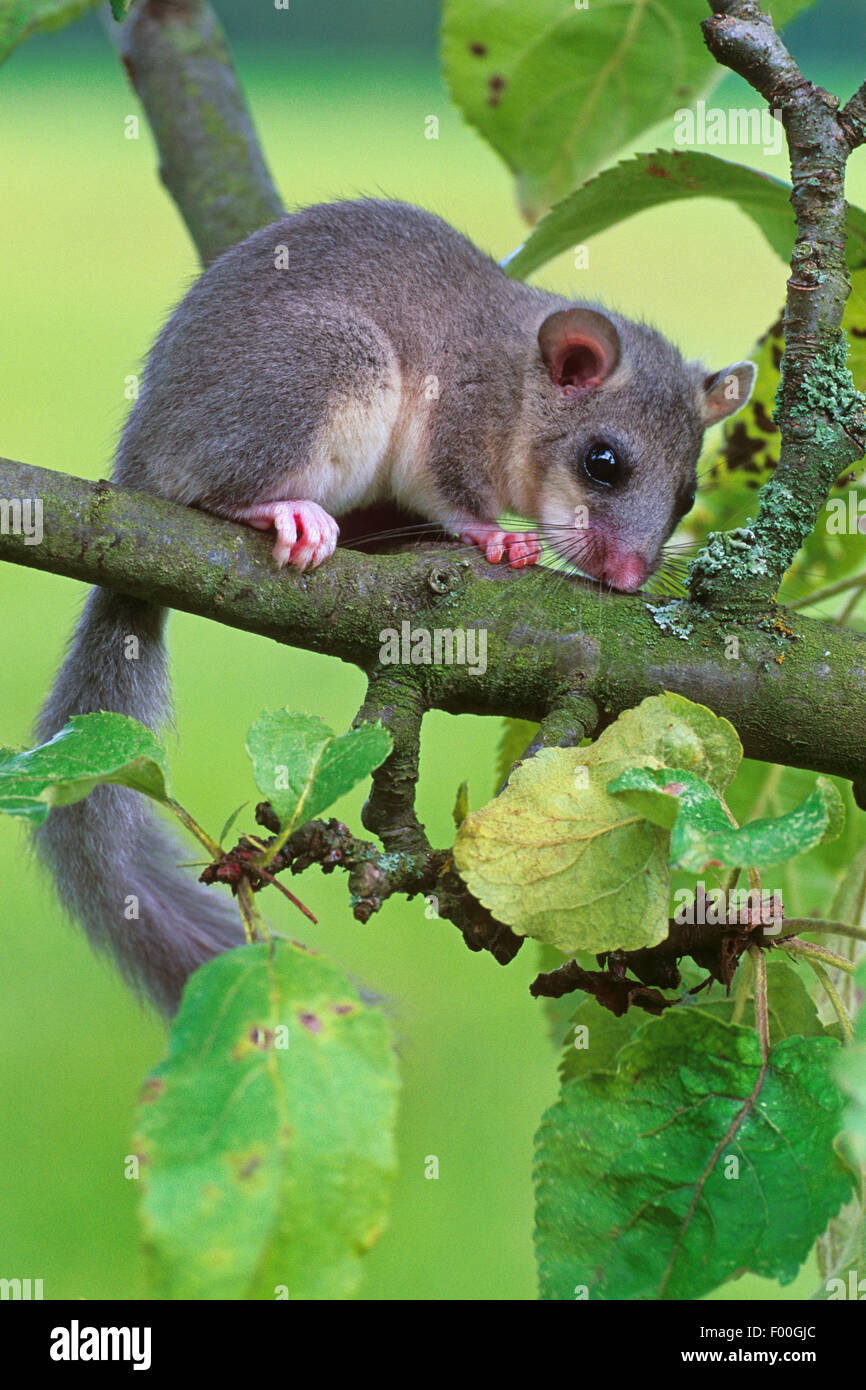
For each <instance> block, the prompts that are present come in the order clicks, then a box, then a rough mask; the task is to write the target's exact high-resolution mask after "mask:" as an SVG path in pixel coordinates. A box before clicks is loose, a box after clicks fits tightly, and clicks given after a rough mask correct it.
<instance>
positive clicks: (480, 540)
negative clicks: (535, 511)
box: [460, 524, 541, 569]
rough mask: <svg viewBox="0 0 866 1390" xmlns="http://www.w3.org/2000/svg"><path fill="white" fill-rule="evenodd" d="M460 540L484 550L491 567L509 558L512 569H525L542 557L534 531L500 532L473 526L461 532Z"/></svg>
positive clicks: (494, 529) (489, 527)
mask: <svg viewBox="0 0 866 1390" xmlns="http://www.w3.org/2000/svg"><path fill="white" fill-rule="evenodd" d="M460 539H461V540H462V541H467V542H470V543H471V544H472V545H477V546H478V547H479V548H480V549H481V550H483V551H484V554H485V555H486V557H487V559H488V560H489V562H490V564H491V565H498V564H499V562H500V561H501V560H502V559H503V558H504V557H506V556H507V558H508V563H509V564H510V566H511V568H512V569H524V568H525V567H526V566H527V565H534V564H535V562H536V561H537V560H538V559H539V557H540V555H541V545H540V542H539V540H538V537H537V535H536V534H535V532H534V531H500V530H499V529H498V527H496V526H486V525H483V524H479V525H474V524H473V525H472V526H467V527H465V528H464V530H462V531H461V532H460Z"/></svg>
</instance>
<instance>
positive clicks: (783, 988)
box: [695, 956, 825, 1046]
mask: <svg viewBox="0 0 866 1390" xmlns="http://www.w3.org/2000/svg"><path fill="white" fill-rule="evenodd" d="M739 969H740V970H743V969H751V965H750V964H749V965H744V964H741V965H740V966H739ZM695 973H696V974H697V973H698V972H697V971H696V972H695ZM738 983H739V974H737V975H735V976H734V980H733V983H732V985H731V993H730V994H729V995H724V994H716V995H711V996H710V997H706V996H704V995H701V996H699V1002H698V1003H697V1004H696V1005H695V1007H697V1008H699V1009H700V1010H701V1012H702V1013H706V1014H709V1015H710V1016H711V1017H712V1018H717V1019H720V1020H721V1021H722V1022H723V1023H730V1021H731V1016H732V1014H733V1012H734V1007H735V998H734V996H735V995H736V992H737V985H738ZM754 997H755V992H754V979H753V980H752V983H751V985H750V986H749V989H748V991H747V994H746V998H747V1001H748V1002H747V1005H746V1011H745V1013H744V1014H743V1022H744V1023H748V1022H749V1021H750V1020H751V1019H752V1018H754V1003H753V1001H754ZM767 1008H768V1011H769V1016H770V1042H771V1044H772V1045H773V1046H775V1045H776V1043H778V1042H781V1041H782V1039H783V1038H791V1037H801V1038H820V1037H824V1035H825V1030H824V1025H823V1023H822V1022H821V1020H820V1018H819V1017H818V1010H817V1009H816V1007H815V1001H814V999H812V997H811V996H810V994H809V991H808V989H807V988H806V986H805V984H804V983H803V979H802V976H800V975H799V974H798V972H797V971H796V970H794V969H793V968H792V966H790V965H788V964H787V962H785V961H783V960H779V959H778V958H773V957H772V956H771V957H770V958H769V960H768V961H767Z"/></svg>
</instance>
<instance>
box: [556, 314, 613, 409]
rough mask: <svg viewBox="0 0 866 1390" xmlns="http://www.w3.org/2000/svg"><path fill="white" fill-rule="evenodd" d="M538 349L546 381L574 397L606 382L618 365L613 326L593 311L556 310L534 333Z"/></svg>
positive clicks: (609, 321) (605, 318)
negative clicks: (536, 334) (543, 364)
mask: <svg viewBox="0 0 866 1390" xmlns="http://www.w3.org/2000/svg"><path fill="white" fill-rule="evenodd" d="M538 346H539V347H540V348H541V355H542V357H543V358H544V361H545V362H546V364H547V370H548V372H549V373H550V379H551V381H552V382H553V384H554V385H555V386H561V387H562V390H563V394H565V395H568V396H576V395H577V394H578V392H580V391H586V390H588V389H589V388H590V387H591V386H600V385H601V383H602V382H603V381H606V380H607V378H608V377H609V376H610V374H611V372H612V371H614V370H615V368H616V366H617V363H618V362H619V356H620V347H619V334H618V333H617V331H616V327H615V325H614V324H613V323H612V321H611V320H610V319H609V318H607V317H606V316H605V315H604V314H599V313H597V312H596V310H595V309H560V310H558V311H557V312H556V313H555V314H549V315H548V317H547V318H546V319H545V320H544V323H543V324H542V325H541V327H540V328H539V330H538Z"/></svg>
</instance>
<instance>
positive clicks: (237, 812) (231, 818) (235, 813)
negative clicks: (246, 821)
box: [218, 801, 250, 845]
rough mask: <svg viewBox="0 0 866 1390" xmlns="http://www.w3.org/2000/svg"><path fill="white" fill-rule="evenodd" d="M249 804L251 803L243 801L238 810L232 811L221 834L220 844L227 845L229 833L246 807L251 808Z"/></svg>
mask: <svg viewBox="0 0 866 1390" xmlns="http://www.w3.org/2000/svg"><path fill="white" fill-rule="evenodd" d="M249 804H250V803H249V802H248V801H242V802H241V804H240V806H238V808H237V810H235V811H232V813H231V815H230V816H229V818H228V820H227V821H226V823H225V825H224V826H223V828H222V830H221V831H220V833H219V840H218V843H219V844H221V845H222V844H225V838H226V835H228V833H229V831H230V830H231V828H232V826H233V825H234V823H235V821H236V820H237V818H238V816H239V815H240V813H241V811H242V810H243V809H244V807H245V806H249Z"/></svg>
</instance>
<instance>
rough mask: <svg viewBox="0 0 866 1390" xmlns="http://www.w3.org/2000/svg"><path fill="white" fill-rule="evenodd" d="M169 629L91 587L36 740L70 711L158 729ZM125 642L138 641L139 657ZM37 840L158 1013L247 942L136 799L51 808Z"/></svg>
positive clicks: (77, 910) (121, 793) (114, 790)
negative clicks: (216, 960) (201, 969)
mask: <svg viewBox="0 0 866 1390" xmlns="http://www.w3.org/2000/svg"><path fill="white" fill-rule="evenodd" d="M164 624H165V611H164V610H163V609H160V608H154V607H153V606H152V605H151V604H147V603H142V602H140V601H139V600H137V599H131V598H125V597H123V596H121V595H119V594H113V593H111V592H109V591H108V590H106V589H94V590H93V591H92V592H91V594H90V597H89V598H88V600H87V604H86V606H85V609H84V612H83V613H82V616H81V619H80V621H79V624H78V627H77V629H76V631H75V635H74V637H73V639H72V643H71V646H70V650H69V654H68V656H67V658H66V660H65V662H64V663H63V666H62V667H61V669H60V673H59V675H58V677H57V681H56V683H55V685H54V689H53V690H52V692H51V694H50V695H49V697H48V700H47V701H46V703H45V707H44V708H43V710H42V713H41V715H40V717H39V722H38V725H37V730H36V733H37V737H38V739H39V741H40V742H43V743H44V742H46V741H47V740H48V739H50V738H52V737H53V736H54V734H56V733H57V732H58V731H59V730H60V729H62V727H63V725H64V724H66V723H67V721H68V720H69V717H70V716H71V715H73V714H89V713H91V712H93V711H96V710H116V711H118V712H119V713H120V714H127V715H130V716H131V717H132V718H134V719H138V720H139V721H140V722H141V723H142V724H147V725H148V726H149V727H150V728H156V727H157V726H158V725H160V724H162V723H163V722H164V721H165V720H166V719H167V717H168V714H169V709H168V706H169V685H168V676H167V670H166V655H165V648H164V646H163V638H162V632H163V627H164ZM130 638H137V656H136V655H135V653H134V652H131V651H130V647H131V646H132V645H133V644H131V643H130V640H129V639H130ZM36 841H37V851H38V854H39V857H40V858H41V859H42V860H43V862H44V863H45V864H46V865H47V866H48V868H49V869H50V870H51V873H52V874H53V876H54V879H55V882H56V884H57V890H58V893H59V895H60V899H61V902H62V904H63V906H64V907H65V908H66V909H67V910H68V911H69V912H70V913H71V914H72V915H73V916H75V917H77V918H78V919H79V920H80V921H81V922H82V923H83V925H84V927H85V929H86V931H87V934H88V936H89V938H90V942H91V945H93V946H94V947H95V948H96V949H97V950H99V951H106V950H107V951H110V952H111V953H112V954H113V955H114V958H115V960H116V961H117V964H118V966H119V967H120V969H121V971H122V972H123V974H124V976H125V977H126V979H127V981H128V982H129V983H130V984H131V985H133V986H134V987H135V988H136V989H138V990H144V991H145V992H146V993H147V994H148V995H149V996H150V998H151V999H152V1001H153V1003H154V1004H155V1005H156V1007H157V1008H158V1009H159V1010H160V1012H161V1013H164V1014H167V1015H171V1014H173V1013H174V1012H175V1010H176V1009H177V1006H178V1004H179V1002H180V996H181V992H182V990H183V986H184V982H185V980H186V978H187V976H188V975H189V974H190V973H191V972H192V971H193V970H195V969H196V967H197V966H199V965H201V964H202V963H203V962H204V961H206V960H208V959H210V957H211V956H214V955H217V954H218V953H219V952H220V951H224V950H226V949H227V948H228V947H230V946H237V945H240V944H241V943H242V942H243V940H244V934H243V928H242V927H241V923H240V918H239V916H238V914H237V912H236V910H235V908H234V905H233V904H232V903H231V902H228V901H226V899H224V898H221V897H219V896H218V895H217V893H216V892H215V891H214V890H213V889H208V888H205V887H203V886H201V885H199V884H198V883H196V882H195V880H194V879H193V878H192V876H191V875H190V874H189V873H188V872H187V871H184V870H181V869H179V868H178V867H177V865H178V862H179V861H182V860H184V859H188V858H189V857H190V851H189V848H186V847H184V846H183V845H182V844H180V843H179V842H175V841H173V840H172V838H171V837H170V836H169V835H167V834H166V833H165V832H164V831H163V830H162V828H161V826H160V825H159V824H158V823H157V821H156V820H155V818H154V816H153V814H152V812H151V810H150V808H149V806H148V803H147V800H146V799H145V797H143V796H141V795H139V794H138V793H137V792H132V791H127V790H126V789H125V788H124V787H97V789H96V790H95V791H93V792H92V793H91V794H90V796H88V797H87V798H86V799H85V800H84V801H79V802H76V804H75V805H73V806H63V807H57V808H55V809H54V810H52V811H51V813H50V814H49V816H48V818H47V820H46V821H45V822H44V823H43V825H42V826H40V827H39V829H38V830H37V832H36Z"/></svg>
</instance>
